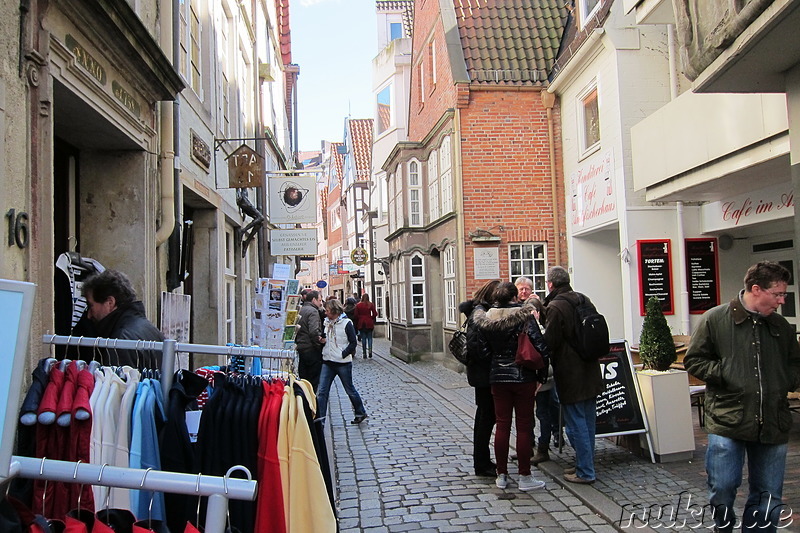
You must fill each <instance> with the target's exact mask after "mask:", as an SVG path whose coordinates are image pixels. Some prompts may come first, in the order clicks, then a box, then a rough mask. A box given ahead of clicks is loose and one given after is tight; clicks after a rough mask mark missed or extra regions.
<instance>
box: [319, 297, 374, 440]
mask: <svg viewBox="0 0 800 533" xmlns="http://www.w3.org/2000/svg"><path fill="white" fill-rule="evenodd" d="M325 316H326V318H325V324H324V328H323V330H324V336H323V338H322V341H323V342H324V345H323V347H322V372H321V373H320V376H319V387H318V388H317V418H321V419H324V418H325V414H326V412H327V409H328V393H329V392H330V390H331V385H332V384H333V379H334V378H335V377H336V376H339V380H340V381H341V382H342V386H343V387H344V391H345V392H346V393H347V396H348V397H349V398H350V403H352V404H353V412H354V413H355V418H354V419H353V420H352V421H351V422H350V423H351V424H360V423H361V422H363V421H364V419H366V418H367V411H366V410H365V409H364V402H362V401H361V396H360V395H359V394H358V391H357V390H356V388H355V386H354V385H353V354H354V353H355V351H356V345H357V344H358V339H357V337H356V328H355V326H354V325H353V322H352V320H350V319H349V318H347V315H345V314H344V308H343V307H342V304H341V302H339V300H328V301H327V302H325Z"/></svg>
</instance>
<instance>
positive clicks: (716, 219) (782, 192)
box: [701, 183, 794, 233]
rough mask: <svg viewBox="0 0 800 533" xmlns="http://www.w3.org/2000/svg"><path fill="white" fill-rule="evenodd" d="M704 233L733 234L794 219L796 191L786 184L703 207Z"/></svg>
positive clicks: (724, 199) (789, 184)
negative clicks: (747, 228)
mask: <svg viewBox="0 0 800 533" xmlns="http://www.w3.org/2000/svg"><path fill="white" fill-rule="evenodd" d="M701 212H702V217H703V232H704V233H705V232H710V231H721V230H730V229H733V228H741V227H745V226H750V225H753V224H759V223H761V222H770V221H773V220H779V219H784V218H791V217H793V216H794V191H793V190H792V184H791V183H783V184H780V185H775V186H773V187H767V188H765V189H759V190H758V191H754V192H748V193H745V194H740V195H738V196H732V197H729V198H723V199H721V200H719V201H717V202H711V203H708V204H705V205H703V207H702V211H701Z"/></svg>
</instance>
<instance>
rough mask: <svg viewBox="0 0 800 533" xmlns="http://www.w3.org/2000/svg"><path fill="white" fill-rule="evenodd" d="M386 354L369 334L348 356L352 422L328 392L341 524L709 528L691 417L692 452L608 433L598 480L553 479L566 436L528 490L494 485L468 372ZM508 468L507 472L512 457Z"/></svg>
mask: <svg viewBox="0 0 800 533" xmlns="http://www.w3.org/2000/svg"><path fill="white" fill-rule="evenodd" d="M359 350H360V347H359ZM388 354H389V342H388V341H387V340H386V339H375V347H374V358H373V359H367V360H364V359H362V358H360V357H359V358H358V359H357V360H356V361H355V368H354V370H353V376H354V382H355V385H356V388H357V389H358V391H359V393H360V394H361V396H362V398H363V399H364V404H365V406H366V408H367V411H368V412H369V415H370V416H369V418H368V419H367V420H366V421H365V422H364V423H362V424H361V425H360V426H353V425H351V424H350V423H349V422H350V420H352V418H353V412H352V408H351V407H350V402H349V399H348V398H347V395H346V394H345V393H344V390H343V389H342V387H341V385H340V383H339V381H338V380H337V381H336V382H335V383H334V387H333V388H332V390H331V395H330V406H329V409H328V415H329V416H328V418H329V421H328V430H329V432H330V434H331V443H329V445H331V447H332V449H333V454H334V462H335V466H336V476H337V486H338V500H339V516H340V525H341V531H342V532H355V531H364V532H402V531H414V532H417V531H431V532H434V531H440V532H448V531H450V532H465V531H533V532H548V533H549V532H557V531H569V532H577V531H587V532H588V531H592V532H600V533H602V532H612V531H686V530H692V529H694V530H699V531H708V530H709V529H706V528H707V527H708V526H709V524H710V523H711V521H710V519H709V518H708V516H707V515H706V518H705V519H703V517H702V514H701V513H702V508H703V506H705V505H706V504H707V503H708V502H707V498H706V486H705V481H706V479H705V471H704V467H703V454H704V452H705V445H706V438H705V433H704V432H703V431H702V430H701V429H700V428H699V427H698V424H697V421H696V420H695V428H696V432H695V436H696V441H697V449H696V451H695V456H694V459H693V460H692V461H681V462H673V463H664V464H652V463H650V461H649V458H648V459H644V458H641V457H638V456H637V455H634V454H633V453H630V452H629V451H628V450H627V449H625V448H623V447H621V446H618V445H617V444H616V438H613V437H612V438H600V439H598V440H597V443H596V449H597V453H596V466H597V475H598V479H597V482H596V483H595V484H594V485H574V484H571V483H567V482H565V481H563V480H562V479H561V474H562V471H563V469H564V468H565V467H567V466H571V465H572V464H574V460H573V454H572V449H571V448H570V447H569V446H568V445H565V447H564V449H563V450H562V452H561V453H559V452H557V451H556V452H553V451H551V458H552V460H551V461H549V462H545V463H542V464H541V465H540V467H541V469H534V474H535V475H536V476H537V478H539V479H543V480H545V481H546V482H547V486H546V488H545V489H539V490H535V491H531V492H527V493H525V492H522V491H520V490H519V489H518V488H517V486H516V483H515V482H514V483H511V484H510V485H509V487H508V488H507V489H505V490H501V489H498V488H496V487H495V486H494V479H491V478H479V477H476V476H474V475H472V417H473V413H474V406H473V389H472V388H471V387H469V386H468V385H467V382H466V377H465V376H464V375H463V374H459V373H457V372H453V371H451V370H449V369H447V368H445V367H443V366H441V365H440V364H437V363H434V362H418V363H414V364H410V365H409V364H406V363H404V362H402V361H400V360H398V359H396V358H394V357H391V356H389V355H388ZM694 416H695V417H696V416H697V415H696V413H694ZM795 422H796V424H795V428H794V430H793V436H792V442H791V443H790V451H789V461H788V465H787V472H786V483H785V490H784V502H785V503H786V504H787V506H790V507H792V508H797V509H798V510H800V451H798V449H797V448H798V447H797V444H798V443H800V420H796V421H795ZM512 446H513V437H512ZM509 467H510V468H509V471H510V473H511V478H512V479H514V480H515V479H516V477H517V475H516V465H515V464H513V463H512V464H510V465H509ZM743 488H744V489H746V480H745V482H744V487H743ZM741 493H742V489H741V488H740V496H739V498H738V499H737V503H739V504H740V505H739V506H740V507H741V506H742V505H743V504H742V501H743V499H742V497H741ZM659 510H660V511H661V513H660V515H659ZM659 516H660V517H659ZM645 522H646V523H645ZM785 525H786V527H784V528H782V529H781V530H780V531H786V532H800V515H799V514H798V513H795V514H794V516H793V520H791V519H790V520H787V521H786V522H785Z"/></svg>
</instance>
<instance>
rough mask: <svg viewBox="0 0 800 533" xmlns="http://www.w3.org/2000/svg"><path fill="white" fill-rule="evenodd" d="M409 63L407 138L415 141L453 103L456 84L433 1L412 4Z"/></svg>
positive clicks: (440, 22) (422, 135)
mask: <svg viewBox="0 0 800 533" xmlns="http://www.w3.org/2000/svg"><path fill="white" fill-rule="evenodd" d="M431 29H433V33H431ZM431 43H433V47H434V48H435V49H436V52H435V54H436V84H433V83H432V80H431V63H432V62H431V59H430V55H431V52H430V48H431V46H430V44H431ZM420 63H422V64H423V65H424V70H425V83H424V85H425V94H424V102H423V98H422V94H421V93H420V80H419V76H420V70H419V65H420ZM411 65H412V68H411V100H410V103H411V108H410V110H409V123H408V140H409V141H416V142H419V141H421V140H422V139H423V138H424V137H425V135H427V134H428V132H429V131H430V129H431V128H432V127H433V125H434V124H436V121H438V120H439V119H440V118H441V116H442V114H443V113H444V112H445V111H447V110H448V109H450V108H454V107H455V106H456V87H455V85H454V82H453V76H452V73H451V72H450V64H449V59H448V57H447V46H446V44H445V40H444V27H443V26H442V21H441V18H440V17H439V3H438V1H436V0H424V1H423V2H416V3H415V6H414V43H413V52H412V59H411Z"/></svg>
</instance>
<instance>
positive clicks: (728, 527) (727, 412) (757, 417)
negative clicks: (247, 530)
mask: <svg viewBox="0 0 800 533" xmlns="http://www.w3.org/2000/svg"><path fill="white" fill-rule="evenodd" d="M790 280H791V273H790V272H789V271H788V270H787V269H786V268H784V267H783V266H781V265H780V264H778V263H774V262H771V261H764V262H761V263H757V264H755V265H753V266H751V267H750V268H749V269H748V270H747V273H746V274H745V277H744V289H743V290H741V291H740V292H739V294H738V296H736V297H735V298H734V299H733V300H732V301H731V302H730V303H726V304H722V305H719V306H717V307H714V308H713V309H711V310H709V311H707V312H706V313H705V314H704V315H703V316H702V317H701V318H700V323H699V324H698V325H697V328H696V329H695V332H694V334H693V335H692V339H691V341H690V343H689V348H688V350H687V351H686V356H685V357H684V365H685V366H686V370H687V371H688V372H689V373H690V374H691V375H693V376H695V377H697V378H699V379H701V380H703V381H705V383H706V394H705V411H706V418H705V428H706V431H707V432H708V449H707V450H706V472H707V473H708V480H707V483H708V494H709V496H708V498H709V502H710V503H711V506H712V512H713V518H714V523H715V525H716V529H715V531H721V532H724V533H727V532H730V531H733V525H734V523H736V515H735V511H734V508H733V504H734V501H735V499H736V492H737V489H738V488H739V485H740V484H741V482H742V468H743V466H744V457H745V454H746V455H747V472H748V484H749V494H748V497H747V502H746V503H745V508H744V514H743V516H742V519H741V524H742V531H746V532H751V531H752V532H755V531H759V532H762V531H763V532H766V533H770V532H775V531H776V530H777V529H778V528H783V527H785V525H779V522H780V520H781V515H782V514H783V513H784V511H785V510H786V508H785V506H784V505H782V501H781V500H782V497H783V479H784V472H785V470H786V451H787V442H788V440H789V430H790V428H791V426H792V413H791V411H790V410H789V404H788V401H787V399H786V398H787V394H788V393H789V392H791V391H794V390H796V389H797V387H798V386H800V347H798V344H797V337H796V335H795V332H794V328H793V327H792V325H791V324H789V322H788V321H787V320H786V319H785V318H784V317H782V316H781V315H779V314H778V313H777V310H778V308H779V307H780V306H781V305H783V304H784V303H785V302H786V299H787V292H786V289H787V286H788V284H789V282H790ZM789 514H791V511H790V512H789Z"/></svg>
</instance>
